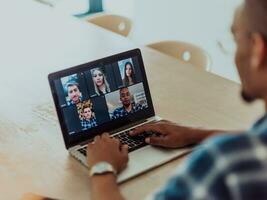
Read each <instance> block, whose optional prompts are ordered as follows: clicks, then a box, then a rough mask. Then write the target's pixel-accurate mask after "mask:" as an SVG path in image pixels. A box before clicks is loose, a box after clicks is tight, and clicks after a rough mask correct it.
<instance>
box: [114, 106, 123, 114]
mask: <svg viewBox="0 0 267 200" xmlns="http://www.w3.org/2000/svg"><path fill="white" fill-rule="evenodd" d="M122 110H123V107H119V108H116V109H115V110H114V111H113V113H118V112H121V111H122Z"/></svg>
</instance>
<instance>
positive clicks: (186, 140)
mask: <svg viewBox="0 0 267 200" xmlns="http://www.w3.org/2000/svg"><path fill="white" fill-rule="evenodd" d="M146 131H152V132H156V133H158V134H159V136H152V137H148V138H146V139H145V141H146V143H148V144H151V145H156V146H162V147H168V148H178V147H184V146H186V145H190V144H196V143H199V142H201V141H202V140H203V139H205V138H206V137H208V136H210V135H212V134H214V133H215V132H216V131H209V130H200V129H193V128H188V127H182V126H179V125H177V124H175V123H173V122H170V121H166V120H162V121H159V122H155V123H150V124H147V125H144V126H140V127H138V128H136V129H134V130H133V131H131V132H130V133H129V134H130V135H131V136H135V135H138V134H140V133H143V132H146Z"/></svg>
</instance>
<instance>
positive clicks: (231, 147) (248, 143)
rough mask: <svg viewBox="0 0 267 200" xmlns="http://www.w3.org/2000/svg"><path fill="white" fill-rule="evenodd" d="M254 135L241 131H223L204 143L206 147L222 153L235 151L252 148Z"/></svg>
mask: <svg viewBox="0 0 267 200" xmlns="http://www.w3.org/2000/svg"><path fill="white" fill-rule="evenodd" d="M254 137H257V136H255V135H251V134H248V132H242V133H225V134H222V135H218V136H214V137H211V138H209V139H208V140H207V141H206V142H205V143H204V146H206V148H207V149H216V150H217V151H219V152H220V153H222V154H228V153H235V152H239V151H242V150H244V149H249V148H253V146H254V143H253V138H254Z"/></svg>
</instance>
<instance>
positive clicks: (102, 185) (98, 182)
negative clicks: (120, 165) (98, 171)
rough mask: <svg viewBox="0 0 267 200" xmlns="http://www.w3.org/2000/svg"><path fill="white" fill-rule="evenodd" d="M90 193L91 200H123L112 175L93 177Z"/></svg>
mask: <svg viewBox="0 0 267 200" xmlns="http://www.w3.org/2000/svg"><path fill="white" fill-rule="evenodd" d="M90 192H91V199H92V200H124V198H123V196H122V195H121V193H120V190H119V186H118V185H117V182H116V177H115V176H114V175H113V174H112V173H108V174H104V175H99V176H93V177H92V178H91V190H90Z"/></svg>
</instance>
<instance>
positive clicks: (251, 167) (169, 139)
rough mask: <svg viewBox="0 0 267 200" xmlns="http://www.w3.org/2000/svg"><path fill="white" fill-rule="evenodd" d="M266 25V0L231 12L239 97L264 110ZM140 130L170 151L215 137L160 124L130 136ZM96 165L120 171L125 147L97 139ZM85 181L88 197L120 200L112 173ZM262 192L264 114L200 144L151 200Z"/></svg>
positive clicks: (265, 184)
mask: <svg viewBox="0 0 267 200" xmlns="http://www.w3.org/2000/svg"><path fill="white" fill-rule="evenodd" d="M266 25H267V1H266V0H245V2H244V4H243V5H242V7H240V8H239V9H238V10H237V12H236V16H235V20H234V23H233V26H232V32H233V35H234V38H235V42H236V44H237V51H236V65H237V69H238V72H239V75H240V78H241V82H242V96H243V98H244V100H245V101H247V102H252V101H253V100H256V99H262V100H263V101H264V102H265V105H266V109H267V84H266V82H267V26H266ZM146 130H154V131H156V132H159V133H161V137H151V138H147V139H146V142H147V143H149V144H152V145H158V146H164V147H170V148H177V147H181V146H184V145H186V144H190V143H197V142H201V141H202V140H203V139H205V138H207V137H208V136H211V135H216V134H217V132H216V131H204V130H198V129H191V128H186V127H179V126H177V125H175V124H174V123H171V122H165V121H163V122H159V123H156V124H151V125H146V126H143V127H141V128H139V129H137V130H135V131H134V132H132V133H131V135H135V134H138V133H140V132H142V131H146ZM111 149H112V150H111ZM108 150H111V151H108ZM107 152H108V153H107ZM100 161H105V162H108V163H110V164H111V165H112V166H113V167H114V169H115V170H117V171H118V172H120V171H122V170H123V169H124V167H125V166H126V163H127V161H128V157H127V147H125V146H122V148H121V149H120V147H119V142H118V141H116V140H115V139H110V138H109V137H108V135H107V134H104V135H102V136H97V137H96V138H95V143H94V144H89V145H88V163H89V166H91V167H92V166H94V165H95V164H96V163H98V162H100ZM91 181H92V190H91V192H92V197H93V199H123V197H122V196H121V194H120V192H119V189H118V186H117V185H116V177H115V175H113V174H112V173H105V174H101V175H94V176H92V177H91ZM266 188H267V114H266V115H265V116H263V117H262V118H261V119H260V120H259V121H257V122H256V123H255V124H254V125H253V126H252V128H251V129H249V130H247V131H244V132H243V133H233V134H224V135H223V134H221V135H218V136H216V137H215V138H211V139H210V140H208V141H206V142H205V143H204V144H203V145H201V147H200V149H198V150H197V151H195V152H194V153H193V154H192V155H191V156H190V157H189V158H188V160H187V162H186V163H184V164H183V165H182V166H181V168H180V169H179V170H178V171H177V173H176V174H175V175H174V176H173V177H172V178H171V179H170V180H169V181H168V183H167V184H166V185H165V186H164V187H162V188H161V189H160V190H159V191H158V192H156V193H155V194H154V195H152V196H151V199H155V200H161V199H166V200H169V199H183V200H184V199H222V200H226V199H227V200H228V199H243V200H244V199H252V200H254V199H267V189H266ZM103 190H105V193H101V191H103Z"/></svg>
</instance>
